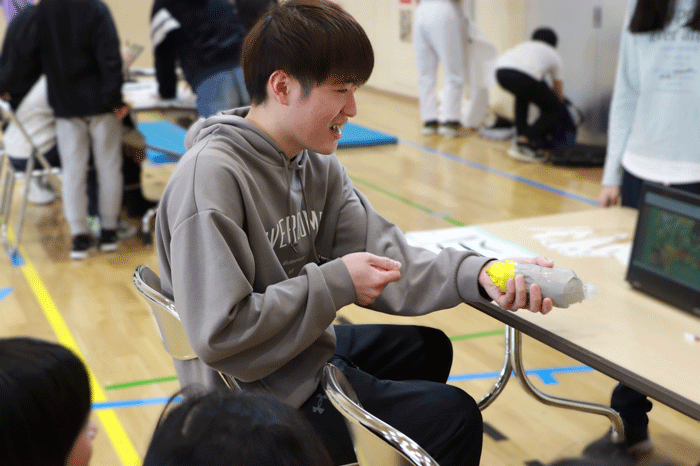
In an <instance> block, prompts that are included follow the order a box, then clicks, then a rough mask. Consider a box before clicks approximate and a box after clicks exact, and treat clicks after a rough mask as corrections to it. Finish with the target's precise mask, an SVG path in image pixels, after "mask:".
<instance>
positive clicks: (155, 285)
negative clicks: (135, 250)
mask: <svg viewBox="0 0 700 466" xmlns="http://www.w3.org/2000/svg"><path fill="white" fill-rule="evenodd" d="M134 286H136V289H137V290H138V291H139V293H141V295H142V296H143V297H144V298H146V300H147V301H148V305H149V307H150V309H151V314H152V315H153V317H154V319H155V321H156V327H157V328H158V333H159V334H160V338H161V340H162V341H163V346H164V347H165V350H166V351H167V352H168V354H170V356H172V357H173V358H175V359H179V360H182V361H187V360H189V359H194V358H196V357H197V355H196V354H195V352H194V350H193V349H192V347H191V346H190V342H189V341H188V340H187V335H186V334H185V328H184V327H183V326H182V322H181V321H180V316H178V314H177V312H176V311H175V303H174V302H173V300H172V299H169V298H168V297H167V296H165V295H164V294H163V289H162V288H161V287H160V278H158V275H156V273H155V272H154V271H153V270H151V269H150V268H149V267H148V266H146V265H140V266H138V267H136V270H135V271H134ZM219 375H220V376H221V378H222V379H223V381H224V383H225V384H226V386H227V387H228V388H230V389H231V390H240V387H239V386H238V383H237V382H236V379H234V378H233V377H231V376H230V375H228V374H224V373H223V372H219Z"/></svg>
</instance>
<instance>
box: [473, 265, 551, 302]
mask: <svg viewBox="0 0 700 466" xmlns="http://www.w3.org/2000/svg"><path fill="white" fill-rule="evenodd" d="M510 260H512V261H515V262H527V263H530V264H536V265H540V266H542V267H553V266H554V263H553V262H552V261H550V260H549V259H547V258H545V257H543V256H539V257H536V258H534V259H533V258H522V259H510ZM492 263H493V261H491V262H488V263H487V264H486V265H484V267H483V268H482V269H481V272H480V273H479V284H480V285H481V286H482V287H483V288H484V290H486V292H487V293H488V295H489V296H490V297H491V298H493V300H494V301H496V303H497V304H498V306H499V307H500V308H501V309H505V310H510V311H517V310H518V309H530V311H532V312H541V313H542V314H547V313H548V312H549V311H551V310H552V306H553V304H552V299H551V298H544V299H543V298H542V291H541V290H540V287H539V286H538V285H537V284H535V283H533V284H532V285H531V286H530V290H529V293H528V289H527V285H526V284H525V279H524V278H523V276H522V275H517V276H516V277H515V279H512V278H509V279H508V282H507V283H506V292H505V293H504V292H502V291H501V289H500V288H499V287H497V286H496V285H494V283H493V282H492V281H491V278H490V277H489V276H488V275H487V274H486V269H487V268H488V266H489V265H491V264H492Z"/></svg>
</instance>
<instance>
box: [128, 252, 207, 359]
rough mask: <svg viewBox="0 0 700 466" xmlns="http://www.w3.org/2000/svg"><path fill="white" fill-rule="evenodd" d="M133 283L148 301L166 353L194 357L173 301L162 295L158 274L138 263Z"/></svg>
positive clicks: (182, 357)
mask: <svg viewBox="0 0 700 466" xmlns="http://www.w3.org/2000/svg"><path fill="white" fill-rule="evenodd" d="M134 285H135V286H136V289H137V290H139V292H140V293H141V295H143V297H144V298H146V300H147V301H148V306H149V307H150V308H151V314H152V315H153V317H154V319H155V321H156V326H157V327H158V332H159V333H160V338H161V340H163V346H165V350H166V351H167V352H168V354H170V356H172V357H174V358H175V359H180V360H188V359H194V358H196V357H197V355H196V354H195V352H194V350H193V349H192V347H191V346H190V342H189V341H188V340H187V335H186V334H185V328H184V327H183V326H182V322H181V321H180V316H178V315H177V312H176V311H175V303H174V302H173V300H172V299H169V298H167V297H166V296H165V295H163V290H162V288H161V287H160V278H158V275H156V273H155V272H154V271H153V270H151V269H150V268H149V267H148V266H146V265H140V266H138V267H137V268H136V270H135V271H134Z"/></svg>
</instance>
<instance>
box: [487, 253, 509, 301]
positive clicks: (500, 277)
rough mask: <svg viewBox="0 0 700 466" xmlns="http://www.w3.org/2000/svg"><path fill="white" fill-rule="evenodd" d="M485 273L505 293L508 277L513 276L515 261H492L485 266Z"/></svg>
mask: <svg viewBox="0 0 700 466" xmlns="http://www.w3.org/2000/svg"><path fill="white" fill-rule="evenodd" d="M486 275H488V276H489V278H490V279H491V281H492V282H493V284H494V285H496V286H497V287H499V288H500V289H501V291H502V292H504V293H505V292H506V283H507V282H508V279H509V278H515V262H513V261H505V262H494V263H493V264H491V265H489V266H488V267H487V268H486Z"/></svg>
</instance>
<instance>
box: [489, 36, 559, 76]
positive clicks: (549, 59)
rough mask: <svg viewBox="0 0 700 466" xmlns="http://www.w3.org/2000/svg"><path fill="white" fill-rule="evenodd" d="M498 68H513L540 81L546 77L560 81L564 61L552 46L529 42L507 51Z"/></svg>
mask: <svg viewBox="0 0 700 466" xmlns="http://www.w3.org/2000/svg"><path fill="white" fill-rule="evenodd" d="M496 67H497V68H513V69H517V70H520V71H522V72H524V73H527V74H529V75H530V76H532V77H533V78H535V79H536V80H538V81H541V80H542V79H543V78H544V77H545V76H550V77H552V76H556V79H560V73H561V68H562V60H561V57H560V55H559V53H558V52H557V51H556V50H555V48H554V47H552V46H551V45H549V44H547V43H545V42H542V41H539V40H529V41H526V42H523V43H521V44H518V45H516V46H515V47H513V48H512V49H510V50H507V51H505V52H504V53H503V54H502V55H501V56H500V57H498V62H497V65H496Z"/></svg>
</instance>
